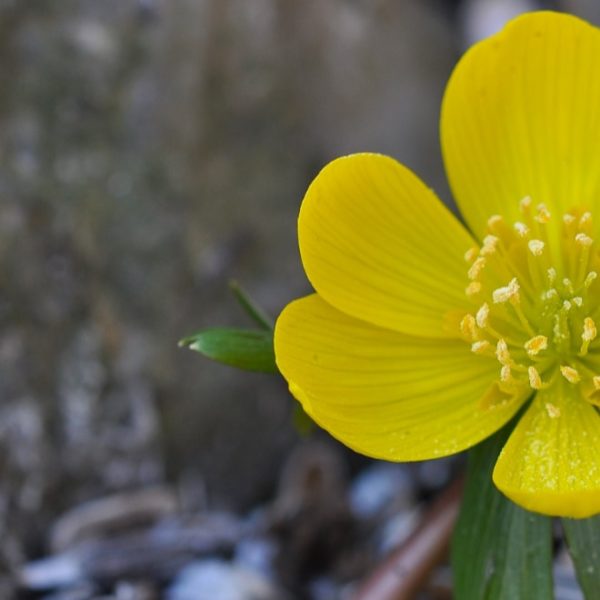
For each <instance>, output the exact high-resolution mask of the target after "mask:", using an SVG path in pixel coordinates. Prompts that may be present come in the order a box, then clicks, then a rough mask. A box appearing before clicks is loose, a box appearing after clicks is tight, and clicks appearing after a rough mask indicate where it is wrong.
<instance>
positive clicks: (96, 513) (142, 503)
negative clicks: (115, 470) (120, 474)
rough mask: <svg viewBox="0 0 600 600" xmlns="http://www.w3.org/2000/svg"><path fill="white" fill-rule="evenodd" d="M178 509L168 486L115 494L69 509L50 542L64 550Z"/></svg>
mask: <svg viewBox="0 0 600 600" xmlns="http://www.w3.org/2000/svg"><path fill="white" fill-rule="evenodd" d="M176 509H177V498H176V496H175V494H174V492H173V491H172V490H170V489H168V488H165V487H155V488H149V489H144V490H137V491H133V492H124V493H121V494H114V495H112V496H109V497H106V498H101V499H99V500H93V501H90V502H86V503H85V504H81V505H79V506H77V507H76V508H74V509H72V510H70V511H68V512H67V513H65V514H64V515H63V516H62V517H60V519H58V521H57V522H56V524H55V525H54V527H53V529H52V532H51V536H50V538H51V539H50V545H51V547H52V550H53V551H54V552H61V551H63V550H65V549H67V548H69V547H71V546H73V545H74V544H75V543H77V542H80V541H82V540H85V539H90V538H98V537H104V536H105V535H107V534H114V533H116V532H119V531H123V530H127V529H134V528H136V527H140V526H146V525H148V524H151V523H153V522H156V521H158V520H159V519H160V518H163V517H165V516H166V515H170V514H173V513H174V512H175V511H176Z"/></svg>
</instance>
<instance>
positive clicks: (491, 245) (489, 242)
mask: <svg viewBox="0 0 600 600" xmlns="http://www.w3.org/2000/svg"><path fill="white" fill-rule="evenodd" d="M499 241H500V239H499V238H498V237H496V236H495V235H486V236H485V237H484V238H483V246H482V247H481V256H487V255H488V254H493V253H494V252H495V251H496V246H497V245H498V242H499Z"/></svg>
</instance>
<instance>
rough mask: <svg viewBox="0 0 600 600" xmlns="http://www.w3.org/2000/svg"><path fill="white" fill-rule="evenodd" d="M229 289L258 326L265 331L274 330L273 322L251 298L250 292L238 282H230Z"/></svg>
mask: <svg viewBox="0 0 600 600" xmlns="http://www.w3.org/2000/svg"><path fill="white" fill-rule="evenodd" d="M229 289H230V290H231V292H232V293H233V295H234V296H235V297H236V299H237V301H238V302H239V303H240V306H241V307H242V308H243V309H244V310H245V311H246V313H247V314H248V316H249V317H250V318H251V319H253V320H254V321H255V322H256V324H257V325H258V326H259V327H260V328H261V329H264V330H265V331H271V330H272V329H273V320H272V319H271V318H270V317H269V315H267V313H266V312H265V311H264V310H263V309H262V308H260V306H258V304H256V302H254V300H252V298H250V296H249V295H248V292H246V290H245V289H244V288H242V286H241V285H240V284H239V283H238V282H237V281H230V282H229Z"/></svg>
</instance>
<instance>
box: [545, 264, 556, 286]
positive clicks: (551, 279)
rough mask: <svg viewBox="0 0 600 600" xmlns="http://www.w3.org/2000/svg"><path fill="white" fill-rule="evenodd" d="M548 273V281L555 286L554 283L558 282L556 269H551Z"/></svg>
mask: <svg viewBox="0 0 600 600" xmlns="http://www.w3.org/2000/svg"><path fill="white" fill-rule="evenodd" d="M547 273H548V281H549V282H550V285H553V284H554V282H555V281H556V269H555V268H554V267H550V268H549V269H548V271H547Z"/></svg>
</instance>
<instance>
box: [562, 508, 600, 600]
mask: <svg viewBox="0 0 600 600" xmlns="http://www.w3.org/2000/svg"><path fill="white" fill-rule="evenodd" d="M562 524H563V528H564V530H565V534H566V537H567V545H568V547H569V553H570V554H571V558H572V559H573V563H574V564H575V572H576V574H577V580H578V581H579V584H580V585H581V589H582V590H583V593H584V595H585V597H586V598H587V599H588V600H595V599H596V598H598V597H600V515H598V516H596V517H591V518H590V519H563V520H562Z"/></svg>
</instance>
